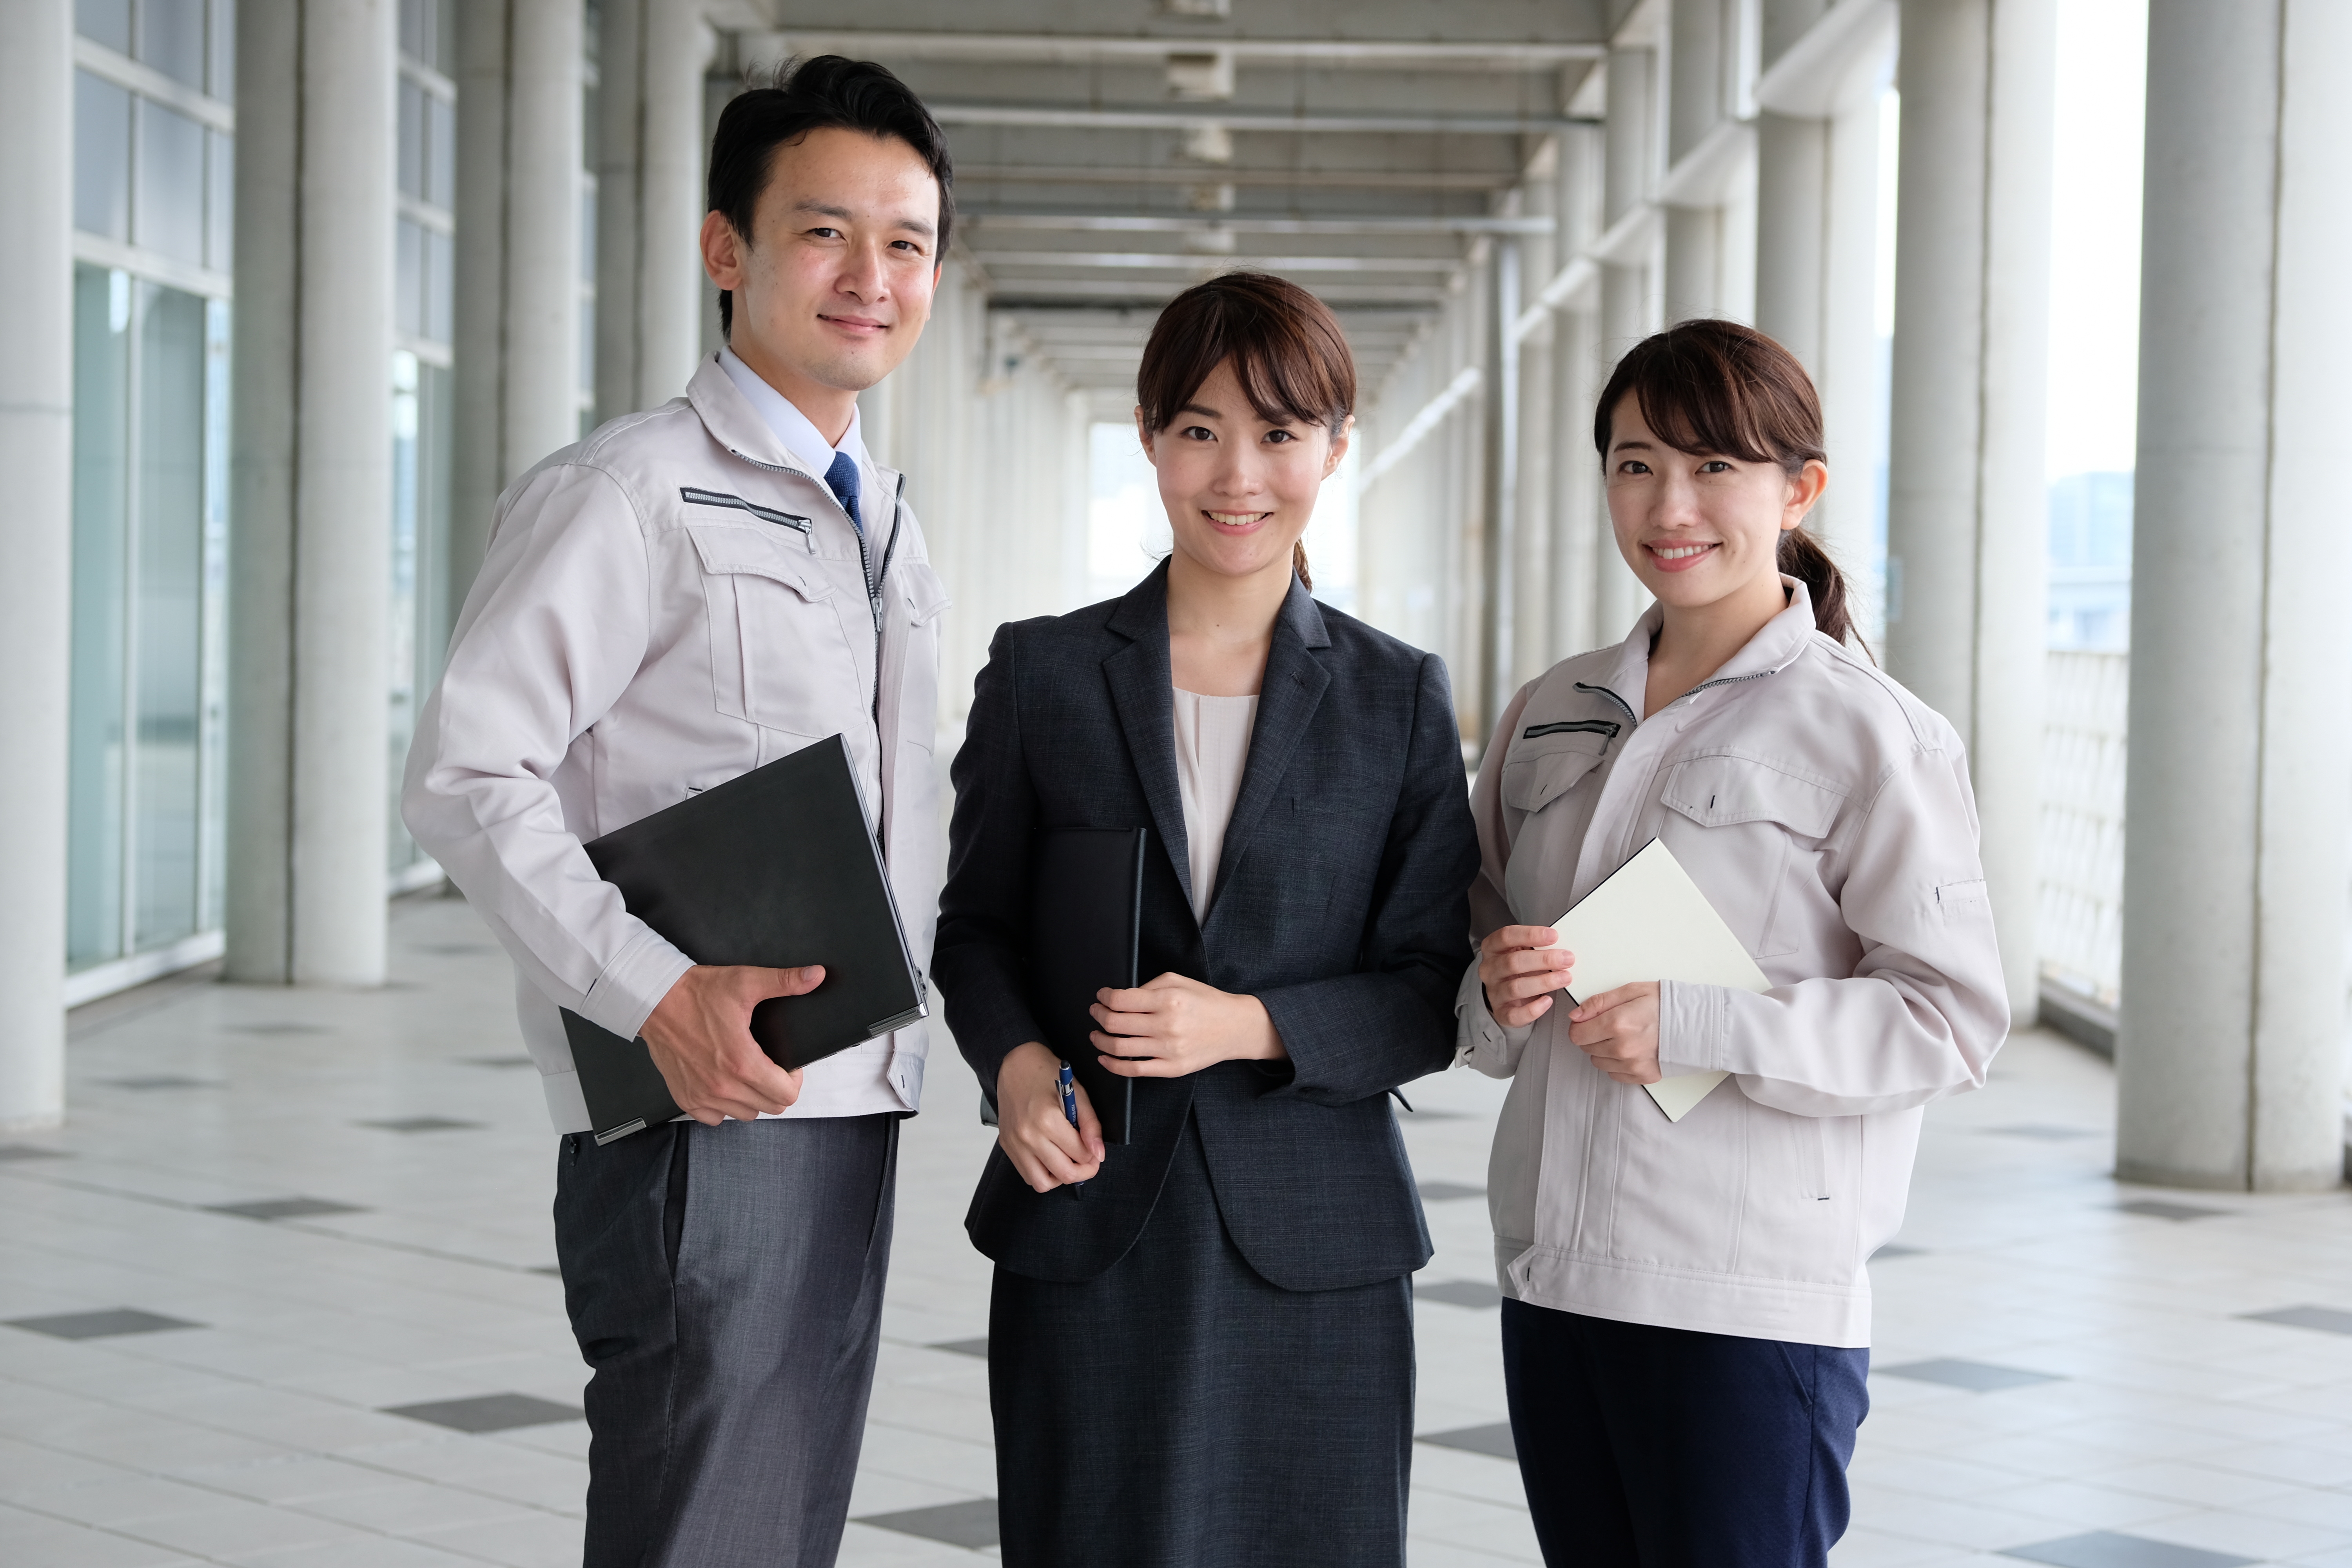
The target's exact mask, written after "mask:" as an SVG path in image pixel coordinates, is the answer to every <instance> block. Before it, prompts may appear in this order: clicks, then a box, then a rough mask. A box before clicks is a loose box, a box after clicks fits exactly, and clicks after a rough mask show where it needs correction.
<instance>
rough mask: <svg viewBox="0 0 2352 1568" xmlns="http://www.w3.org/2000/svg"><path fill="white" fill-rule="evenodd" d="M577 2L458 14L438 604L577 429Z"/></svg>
mask: <svg viewBox="0 0 2352 1568" xmlns="http://www.w3.org/2000/svg"><path fill="white" fill-rule="evenodd" d="M582 28H583V21H582V16H581V0H467V4H466V5H461V6H459V7H458V34H457V344H456V352H457V367H456V374H455V376H454V381H455V388H454V391H455V395H456V402H457V410H456V426H457V430H456V443H455V445H456V450H455V451H454V452H453V453H452V455H451V468H450V484H449V490H450V522H449V557H450V561H449V566H450V584H449V591H450V603H451V604H453V605H454V604H460V603H463V602H464V599H465V595H466V592H467V589H468V588H470V587H471V586H472V585H473V580H474V574H475V572H476V571H477V570H478V569H479V567H480V565H481V561H482V552H483V549H484V547H485V546H486V545H487V544H488V538H489V527H490V520H491V513H492V510H493V508H494V507H495V505H496V503H497V500H498V497H499V491H501V490H503V489H506V487H507V485H508V484H509V483H510V482H511V481H512V480H513V479H515V478H516V477H517V476H518V475H520V474H522V473H524V472H525V471H527V470H528V469H529V468H530V467H531V466H532V465H533V464H535V463H537V462H538V461H539V460H540V459H541V458H544V457H546V456H547V455H548V454H549V453H551V452H552V451H555V450H556V449H557V448H558V447H566V446H569V445H570V444H571V443H572V442H573V441H575V440H577V439H578V438H579V430H580V406H579V387H580V294H579V279H580V262H581V251H580V246H581V237H580V176H581V161H582V153H583V149H582V143H581V136H582V129H583V127H582V120H581V101H580V97H581V74H580V69H581V51H582V47H583V41H584V40H583V31H582Z"/></svg>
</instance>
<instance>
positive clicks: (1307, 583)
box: [1290, 542, 1835, 594]
mask: <svg viewBox="0 0 2352 1568" xmlns="http://www.w3.org/2000/svg"><path fill="white" fill-rule="evenodd" d="M1290 569H1291V570H1292V571H1293V572H1296V573H1297V574H1298V585H1299V586H1300V587H1302V588H1304V589H1306V590H1307V592H1308V593H1310V594H1311V593H1313V592H1315V579H1314V578H1312V577H1310V576H1308V575H1307V546H1306V545H1305V544H1303V543H1299V542H1293V543H1292V544H1291V546H1290ZM1834 570H1835V568H1834V567H1832V571H1834Z"/></svg>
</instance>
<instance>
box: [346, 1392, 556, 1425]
mask: <svg viewBox="0 0 2352 1568" xmlns="http://www.w3.org/2000/svg"><path fill="white" fill-rule="evenodd" d="M383 1414H384V1415H405V1416H406V1417H408V1419H410V1420H411V1421H429V1422H431V1423H432V1424H433V1425H434V1426H447V1427H450V1428H451V1429H453V1430H455V1431H458V1432H510V1431H512V1430H513V1429H514V1428H516V1427H518V1426H547V1425H549V1424H550V1423H551V1422H556V1421H577V1420H580V1419H581V1413H580V1407H579V1406H578V1405H558V1404H556V1403H555V1402H554V1401H553V1400H551V1399H538V1398H534V1397H533V1396H531V1395H530V1394H480V1395H478V1396H477V1397H475V1398H472V1399H436V1400H431V1401H428V1402H427V1403H425V1404H423V1405H387V1406H386V1407H385V1408H384V1411H383Z"/></svg>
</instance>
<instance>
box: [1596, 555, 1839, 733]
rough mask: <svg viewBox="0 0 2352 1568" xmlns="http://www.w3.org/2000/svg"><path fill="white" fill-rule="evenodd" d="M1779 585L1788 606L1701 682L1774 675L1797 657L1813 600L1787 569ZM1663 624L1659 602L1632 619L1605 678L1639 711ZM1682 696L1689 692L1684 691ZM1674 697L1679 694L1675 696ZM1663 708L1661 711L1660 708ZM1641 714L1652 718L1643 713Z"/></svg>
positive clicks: (1807, 636) (1806, 641)
mask: <svg viewBox="0 0 2352 1568" xmlns="http://www.w3.org/2000/svg"><path fill="white" fill-rule="evenodd" d="M1780 585H1781V587H1783V588H1785V589H1786V590H1788V594H1789V603H1788V606H1787V607H1786V608H1785V609H1783V610H1782V611H1781V612H1780V614H1779V615H1777V616H1773V617H1772V618H1771V619H1770V620H1769V621H1766V622H1765V623H1764V625H1763V626H1762V627H1761V628H1760V629H1759V630H1758V632H1757V633H1756V635H1755V636H1754V637H1749V638H1748V641H1747V644H1746V645H1745V646H1744V647H1741V648H1740V650H1739V651H1738V653H1735V654H1733V655H1732V656H1731V658H1728V659H1727V660H1726V661H1725V662H1724V666H1723V668H1720V669H1718V670H1717V671H1716V672H1715V673H1714V674H1713V675H1710V676H1708V677H1707V678H1706V680H1705V681H1703V682H1701V684H1702V685H1706V686H1712V685H1714V684H1715V683H1716V682H1717V681H1721V680H1744V679H1748V677H1750V676H1757V675H1777V674H1779V673H1780V671H1781V670H1783V669H1786V668H1789V666H1790V665H1791V664H1794V663H1795V662H1796V661H1797V656H1798V655H1800V654H1801V653H1803V652H1804V651H1805V649H1806V647H1808V646H1809V645H1810V644H1811V642H1812V639H1813V599H1812V595H1811V594H1809V593H1807V592H1806V591H1805V584H1803V583H1802V582H1801V581H1800V580H1799V579H1797V578H1795V577H1791V576H1790V575H1789V574H1786V573H1782V574H1781V575H1780ZM1665 623H1666V613H1665V609H1664V606H1663V605H1657V604H1652V605H1651V606H1650V607H1649V608H1648V609H1647V610H1645V611H1643V613H1642V618H1641V619H1640V620H1638V621H1635V622H1634V623H1633V635H1632V636H1630V637H1627V638H1626V639H1625V640H1624V642H1623V643H1622V644H1620V645H1619V647H1618V650H1617V665H1616V668H1614V669H1613V670H1612V671H1611V672H1610V676H1609V679H1608V680H1607V682H1606V683H1605V684H1606V685H1607V687H1608V689H1609V690H1610V692H1611V693H1612V695H1613V696H1615V697H1616V699H1617V700H1619V701H1620V702H1622V703H1623V704H1624V705H1625V708H1626V710H1627V711H1629V712H1633V713H1641V712H1642V701H1643V696H1644V693H1645V691H1646V689H1647V688H1648V686H1649V683H1650V647H1651V645H1652V644H1653V643H1654V642H1655V641H1656V640H1657V637H1658V632H1659V629H1660V628H1661V627H1663V626H1664V625H1665ZM1683 695H1684V696H1687V695H1689V694H1688V693H1687V692H1685V693H1684V694H1683ZM1675 700H1676V701H1680V700H1681V698H1680V697H1677V698H1676V699H1675ZM1660 711H1661V712H1663V711H1664V710H1663V709H1662V710H1660ZM1642 716H1643V718H1644V719H1647V718H1650V717H1652V715H1650V714H1646V713H1643V715H1642Z"/></svg>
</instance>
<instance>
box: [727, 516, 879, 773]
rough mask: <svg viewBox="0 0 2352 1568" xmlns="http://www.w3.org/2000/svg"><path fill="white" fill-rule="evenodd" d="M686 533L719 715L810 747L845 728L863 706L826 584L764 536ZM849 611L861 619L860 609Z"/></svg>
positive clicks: (735, 529) (737, 530)
mask: <svg viewBox="0 0 2352 1568" xmlns="http://www.w3.org/2000/svg"><path fill="white" fill-rule="evenodd" d="M687 531H688V534H690V535H691V536H692V537H693V540H694V549H695V553H696V555H697V556H698V558H699V560H700V562H701V564H702V592H703V597H704V600H705V602H706V604H707V605H708V606H709V616H710V683H711V697H712V700H713V702H714V703H715V704H716V706H717V707H718V710H719V712H721V713H724V714H727V715H728V716H730V718H736V719H742V720H745V721H749V722H751V723H753V724H758V725H761V726H762V727H763V728H766V729H770V730H782V731H787V732H789V733H792V734H795V735H804V736H808V737H810V738H812V739H815V738H820V737H823V736H825V735H830V734H833V733H835V731H841V730H845V729H847V728H848V727H849V723H848V721H847V720H848V716H852V715H855V714H856V712H857V710H859V709H860V708H862V707H863V706H864V701H863V700H862V697H861V695H860V694H861V691H862V689H863V687H864V685H865V682H864V680H863V679H861V678H860V675H859V670H858V666H857V660H856V656H855V655H854V654H853V653H852V652H851V650H850V646H849V639H848V637H847V635H846V634H845V632H844V631H843V629H842V625H841V616H840V614H839V606H838V605H836V604H835V592H834V584H832V583H831V582H829V581H828V580H827V579H826V578H825V577H824V575H823V574H822V572H821V570H820V569H819V567H818V566H817V564H816V563H814V562H812V561H808V560H807V559H806V558H805V556H804V555H803V558H801V559H795V558H794V557H793V554H792V553H791V551H790V549H789V548H788V547H787V546H786V544H785V542H783V540H782V539H781V538H780V537H777V536H776V535H775V534H774V533H773V532H772V531H764V530H761V529H759V528H750V527H740V526H732V525H728V524H715V525H704V524H697V525H693V526H691V527H689V528H688V530H687ZM792 543H793V546H798V545H799V544H800V541H799V540H798V538H794V539H793V542H792ZM851 607H852V608H853V609H855V610H856V612H857V614H858V616H859V618H860V619H861V620H863V619H864V618H865V617H866V606H865V605H853V606H851Z"/></svg>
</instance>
